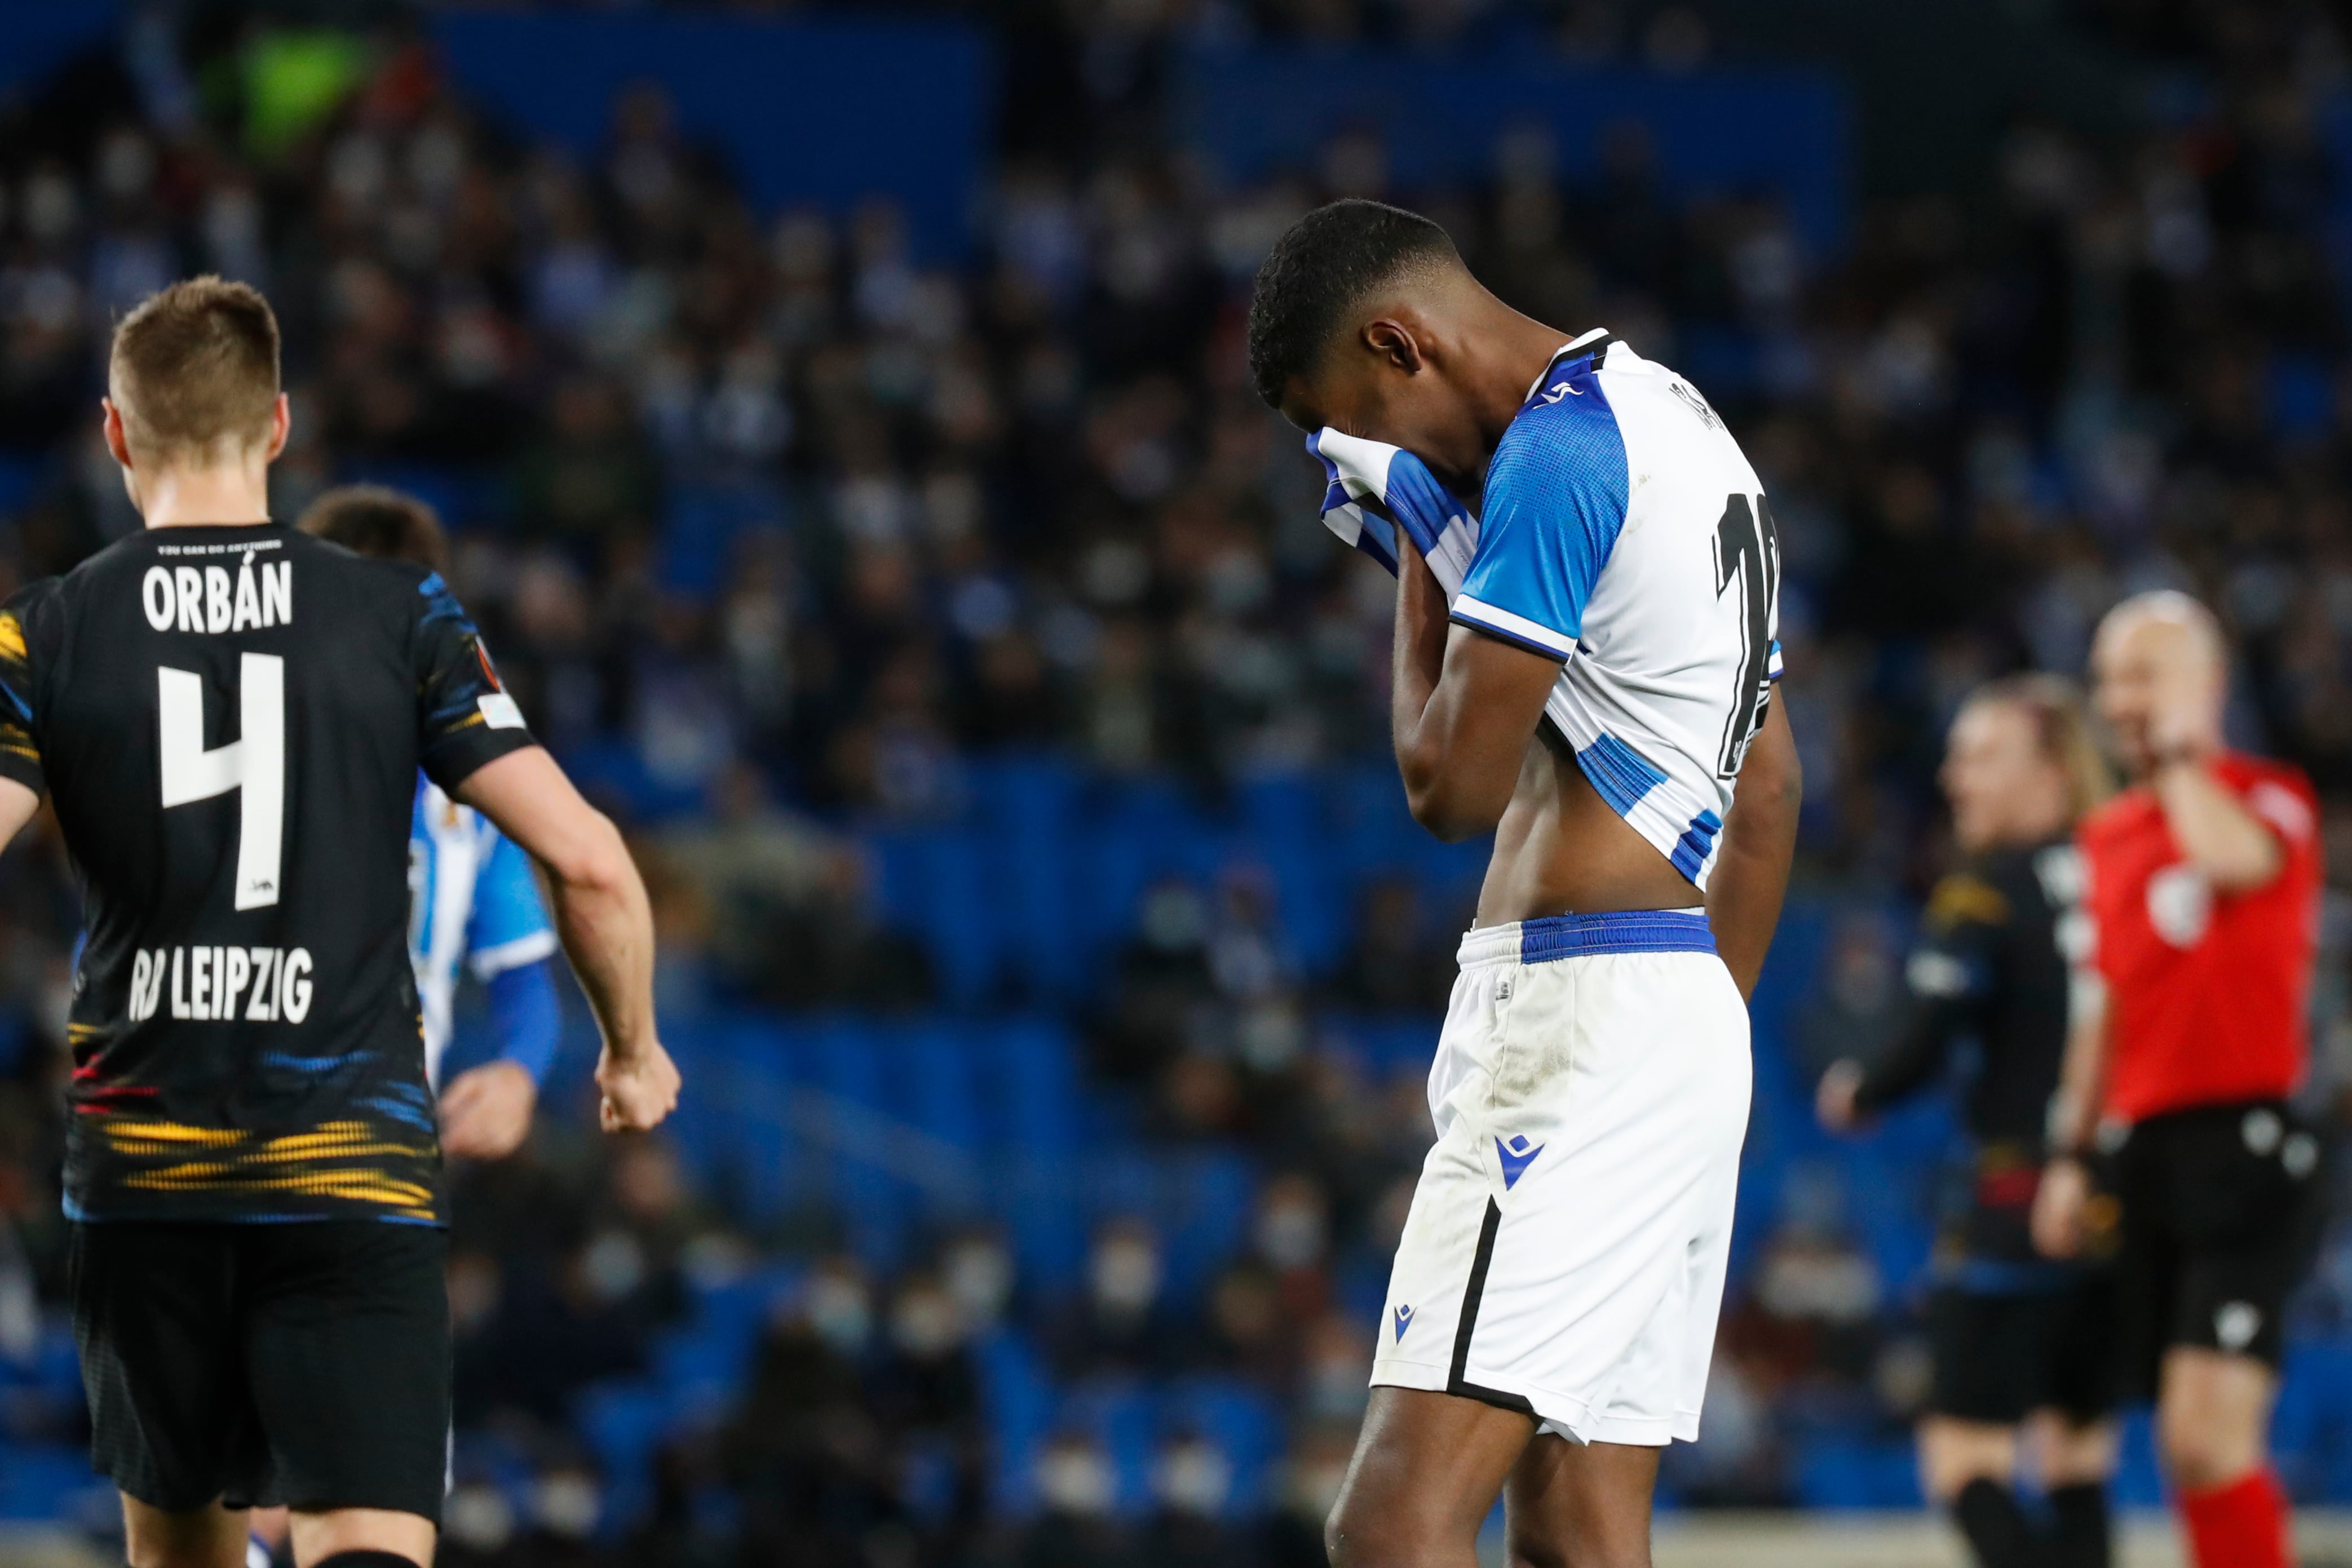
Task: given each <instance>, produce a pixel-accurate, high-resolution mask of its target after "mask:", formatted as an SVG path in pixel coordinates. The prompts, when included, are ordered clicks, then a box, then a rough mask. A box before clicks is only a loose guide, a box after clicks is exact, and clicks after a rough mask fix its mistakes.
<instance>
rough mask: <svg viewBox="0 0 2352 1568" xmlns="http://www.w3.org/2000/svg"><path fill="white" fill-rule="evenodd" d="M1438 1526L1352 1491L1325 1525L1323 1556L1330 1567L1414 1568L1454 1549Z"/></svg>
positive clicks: (1343, 1495) (1341, 1497)
mask: <svg viewBox="0 0 2352 1568" xmlns="http://www.w3.org/2000/svg"><path fill="white" fill-rule="evenodd" d="M1435 1524H1436V1521H1433V1520H1430V1519H1426V1518H1420V1517H1416V1516H1415V1513H1414V1511H1412V1510H1409V1509H1402V1508H1397V1507H1394V1506H1384V1505H1382V1504H1381V1503H1379V1502H1376V1501H1373V1500H1370V1499H1368V1498H1366V1497H1365V1496H1364V1495H1363V1494H1362V1493H1360V1492H1358V1491H1355V1490H1352V1489H1351V1490H1348V1491H1343V1492H1341V1493H1340V1494H1339V1501H1338V1502H1336V1503H1334V1504H1333V1505H1332V1506H1331V1512H1330V1514H1329V1515H1328V1517H1327V1518H1325V1520H1324V1521H1323V1552H1324V1554H1325V1555H1326V1556H1328V1557H1329V1558H1330V1559H1331V1568H1414V1565H1416V1564H1419V1563H1426V1562H1428V1561H1429V1560H1430V1559H1431V1558H1433V1557H1435V1556H1437V1555H1438V1554H1439V1553H1440V1552H1443V1551H1444V1550H1445V1549H1446V1548H1447V1547H1448V1546H1449V1545H1450V1544H1453V1543H1450V1542H1446V1541H1445V1540H1444V1531H1442V1530H1439V1529H1437V1528H1435Z"/></svg>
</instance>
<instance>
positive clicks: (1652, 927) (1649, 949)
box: [1519, 909, 1715, 964]
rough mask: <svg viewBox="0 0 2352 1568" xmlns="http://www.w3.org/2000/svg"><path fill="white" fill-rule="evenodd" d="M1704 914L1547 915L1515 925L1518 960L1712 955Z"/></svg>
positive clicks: (1710, 933) (1628, 911) (1712, 939)
mask: <svg viewBox="0 0 2352 1568" xmlns="http://www.w3.org/2000/svg"><path fill="white" fill-rule="evenodd" d="M1714 951H1715V933H1714V931H1712V930H1711V929H1709V928H1708V926H1707V924H1706V915H1694V914H1691V913H1689V912H1688V911H1685V910H1680V909H1619V910H1612V911H1610V912H1608V913H1606V914H1602V915H1547V916H1545V917H1544V918H1542V919H1540V920H1523V921H1521V922H1520V923H1519V962H1520V963H1522V964H1541V963H1546V962H1549V960H1551V959H1554V958H1580V957H1584V956H1588V955H1591V954H1594V953H1712V952H1714Z"/></svg>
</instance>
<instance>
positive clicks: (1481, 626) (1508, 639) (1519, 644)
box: [1446, 610, 1560, 664]
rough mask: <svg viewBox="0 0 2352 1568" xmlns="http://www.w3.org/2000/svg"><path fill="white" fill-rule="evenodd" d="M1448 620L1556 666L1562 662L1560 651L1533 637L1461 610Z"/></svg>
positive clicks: (1448, 617)
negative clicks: (1506, 628) (1483, 633)
mask: <svg viewBox="0 0 2352 1568" xmlns="http://www.w3.org/2000/svg"><path fill="white" fill-rule="evenodd" d="M1446 619H1447V620H1448V621H1451V622H1454V624H1455V625H1456V626H1467V627H1469V628H1470V630H1472V631H1473V632H1485V633H1486V635H1487V636H1489V637H1492V638H1493V639H1495V641H1496V642H1497V643H1509V644H1510V645H1511V646H1512V647H1514V648H1525V649H1526V650H1527V651H1528V653H1540V654H1541V655H1543V656H1544V657H1545V658H1547V659H1549V660H1550V661H1551V662H1552V663H1554V664H1559V662H1560V655H1559V650H1557V649H1554V648H1547V647H1545V646H1544V645H1543V644H1542V643H1538V642H1537V641H1535V640H1534V639H1533V638H1531V637H1522V636H1520V635H1519V634H1518V633H1517V632H1506V631H1504V630H1503V629H1502V628H1501V627H1500V626H1496V625H1495V624H1493V623H1492V622H1486V621H1481V620H1478V619H1477V618H1476V617H1475V616H1470V615H1465V614H1464V613H1462V612H1460V611H1459V610H1457V611H1455V612H1454V613H1453V614H1451V615H1449V616H1447V617H1446Z"/></svg>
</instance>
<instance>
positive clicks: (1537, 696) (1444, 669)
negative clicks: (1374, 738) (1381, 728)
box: [1389, 528, 1560, 843]
mask: <svg viewBox="0 0 2352 1568" xmlns="http://www.w3.org/2000/svg"><path fill="white" fill-rule="evenodd" d="M1559 665H1560V662H1559V660H1558V659H1553V658H1548V657H1546V656H1545V655H1543V654H1541V653H1535V652H1532V651H1531V650H1528V649H1526V648H1521V647H1516V646H1514V645H1512V644H1510V643H1504V642H1501V641H1499V640H1497V639H1496V638H1493V637H1489V636H1487V635H1486V634H1485V633H1483V632H1474V631H1472V630H1470V629H1469V628H1468V627H1466V626H1456V625H1453V624H1451V623H1449V622H1448V621H1447V618H1446V604H1445V594H1444V590H1442V589H1441V588H1439V586H1438V583H1437V579H1436V578H1435V577H1433V576H1432V575H1431V574H1430V570H1429V567H1428V565H1427V563H1426V562H1424V561H1423V559H1422V556H1421V552H1420V550H1418V549H1415V548H1414V546H1413V543H1412V538H1410V537H1409V536H1408V535H1407V534H1406V533H1405V531H1404V530H1403V529H1402V528H1400V529H1398V530H1397V607H1396V643H1395V650H1394V658H1393V680H1392V684H1391V690H1390V698H1389V722H1390V729H1391V734H1392V737H1393V738H1394V741H1395V745H1396V759H1397V771H1398V772H1399V773H1400V774H1401V775H1402V777H1403V779H1404V792H1405V799H1406V800H1407V801H1408V802H1409V803H1410V804H1411V805H1412V815H1413V820H1414V821H1417V822H1419V823H1420V824H1421V825H1422V826H1423V827H1424V828H1427V829H1428V830H1429V831H1431V832H1433V833H1434V834H1436V835H1437V836H1438V837H1439V838H1441V839H1444V841H1447V842H1448V843H1453V842H1455V841H1459V840H1462V839H1467V838H1471V837H1474V836H1475V835H1476V834H1479V833H1483V832H1486V831H1488V830H1490V829H1492V828H1493V827H1494V825H1495V824H1496V823H1497V822H1499V821H1502V820H1503V811H1504V809H1505V808H1506V807H1507V806H1509V805H1510V803H1511V791H1512V790H1513V789H1514V788H1515V787H1516V786H1517V783H1518V778H1519V758H1520V757H1521V755H1522V754H1523V753H1524V752H1525V751H1526V750H1527V745H1528V737H1530V736H1532V735H1533V734H1535V730H1536V725H1537V723H1538V721H1539V720H1541V719H1542V717H1543V710H1544V698H1545V696H1546V695H1548V694H1549V692H1550V691H1551V688H1552V684H1553V683H1554V682H1556V681H1557V680H1559Z"/></svg>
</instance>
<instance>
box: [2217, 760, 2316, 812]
mask: <svg viewBox="0 0 2352 1568" xmlns="http://www.w3.org/2000/svg"><path fill="white" fill-rule="evenodd" d="M2213 766H2214V770H2215V771H2216V772H2218V773H2219V774H2220V775H2221V779H2222V781H2223V782H2224V783H2226V784H2228V785H2229V786H2230V787H2231V789H2236V790H2238V791H2239V792H2240V793H2247V792H2251V791H2252V790H2254V789H2261V788H2263V787H2264V786H2266V785H2267V786H2271V787H2273V788H2276V789H2284V790H2287V791H2288V792H2290V793H2292V794H2294V795H2299V796H2301V797H2302V798H2303V799H2304V800H2307V801H2310V802H2312V803H2314V804H2317V802H2318V800H2319V791H2318V789H2316V788H2315V786H2314V785H2313V784H2312V782H2311V775H2310V774H2308V773H2305V771H2304V770H2303V769H2302V768H2298V767H2296V766H2295V765H2294V763H2292V762H2283V761H2281V760H2280V759H2278V758H2275V757H2256V756H2254V755H2252V753H2251V752H2244V751H2225V752H2223V753H2222V754H2221V758H2219V759H2218V760H2217V761H2216V762H2215V763H2214V765H2213Z"/></svg>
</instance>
